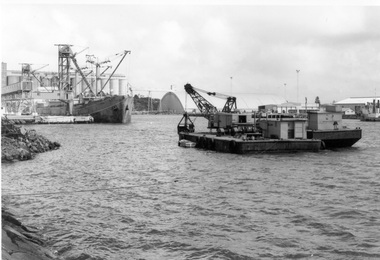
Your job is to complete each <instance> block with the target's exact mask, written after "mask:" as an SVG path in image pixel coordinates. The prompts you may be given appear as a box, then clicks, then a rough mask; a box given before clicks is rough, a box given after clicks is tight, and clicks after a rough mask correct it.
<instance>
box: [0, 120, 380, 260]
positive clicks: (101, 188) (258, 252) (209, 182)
mask: <svg viewBox="0 0 380 260" xmlns="http://www.w3.org/2000/svg"><path fill="white" fill-rule="evenodd" d="M180 118H181V117H180V116H147V115H144V116H134V117H133V123H131V124H130V125H113V124H92V125H36V126H32V127H31V128H33V129H36V130H37V132H38V133H40V134H43V135H44V136H46V137H47V138H49V139H50V140H52V141H58V142H59V143H61V145H62V147H61V148H60V149H59V150H56V151H52V152H48V153H44V154H40V155H38V156H37V157H36V158H35V159H34V160H32V161H25V162H17V163H11V164H3V165H2V193H3V194H2V201H3V204H4V205H7V206H8V207H9V208H11V209H12V210H13V211H15V212H16V213H17V215H18V217H19V219H20V220H21V221H22V222H23V223H25V224H26V225H29V226H34V227H37V228H39V230H40V232H41V233H42V234H43V235H44V237H45V238H46V239H47V240H48V245H49V246H50V247H51V248H52V250H54V251H56V252H57V255H58V256H60V257H61V258H62V259H81V260H83V259H273V258H276V259H305V258H312V259H379V258H380V242H379V241H380V230H379V226H380V138H379V136H380V124H379V123H373V122H360V121H358V120H344V124H345V125H347V126H348V127H350V128H354V127H361V128H362V129H363V138H362V139H361V140H360V141H359V142H358V143H356V144H355V145H354V146H353V147H352V148H348V149H340V150H336V151H321V152H319V153H291V154H256V155H235V154H224V153H216V152H212V151H204V150H198V149H185V148H181V147H178V146H177V142H178V136H177V133H176V126H177V123H178V122H179V120H180ZM195 123H196V126H197V125H203V124H204V121H202V120H201V119H198V120H197V121H196V122H195ZM42 193H43V194H42ZM7 194H29V195H20V196H7ZM33 194H40V195H33Z"/></svg>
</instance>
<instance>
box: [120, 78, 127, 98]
mask: <svg viewBox="0 0 380 260" xmlns="http://www.w3.org/2000/svg"><path fill="white" fill-rule="evenodd" d="M127 93H128V81H127V79H119V95H124V96H126V95H127Z"/></svg>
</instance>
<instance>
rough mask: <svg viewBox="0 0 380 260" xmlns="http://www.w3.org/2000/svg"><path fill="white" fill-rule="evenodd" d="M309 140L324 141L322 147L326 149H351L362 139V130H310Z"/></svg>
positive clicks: (308, 133) (308, 132)
mask: <svg viewBox="0 0 380 260" xmlns="http://www.w3.org/2000/svg"><path fill="white" fill-rule="evenodd" d="M307 138H308V139H320V140H322V147H323V146H324V147H323V148H326V149H332V148H343V147H351V146H352V145H354V144H355V143H356V142H357V141H359V140H360V139H361V138H362V130H361V129H339V130H338V129H337V130H308V131H307Z"/></svg>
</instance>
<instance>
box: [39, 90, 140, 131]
mask: <svg viewBox="0 0 380 260" xmlns="http://www.w3.org/2000/svg"><path fill="white" fill-rule="evenodd" d="M132 108H133V98H132V97H130V96H124V95H115V96H108V97H103V98H100V99H96V100H88V101H85V102H84V103H81V104H74V105H73V106H72V115H73V116H88V115H91V116H92V117H93V118H94V123H121V124H128V123H130V122H131V112H132ZM67 111H69V104H65V103H64V102H59V103H58V104H48V105H47V106H44V107H37V113H38V115H40V116H64V115H68V114H69V113H68V112H67Z"/></svg>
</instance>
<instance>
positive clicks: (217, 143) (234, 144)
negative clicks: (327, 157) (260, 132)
mask: <svg viewBox="0 0 380 260" xmlns="http://www.w3.org/2000/svg"><path fill="white" fill-rule="evenodd" d="M179 138H180V140H182V139H185V140H188V141H191V142H194V143H196V147H197V148H203V149H207V150H214V151H217V152H222V153H236V154H250V153H284V152H299V151H303V152H318V151H319V150H320V148H321V140H307V139H288V140H280V139H264V140H242V139H237V138H233V137H230V136H221V137H217V136H216V135H212V134H202V133H184V132H181V133H179Z"/></svg>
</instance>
